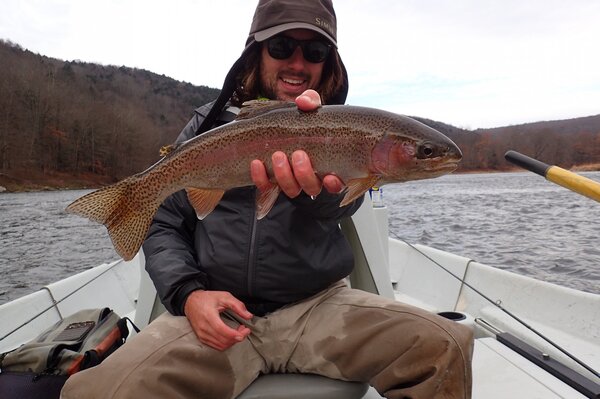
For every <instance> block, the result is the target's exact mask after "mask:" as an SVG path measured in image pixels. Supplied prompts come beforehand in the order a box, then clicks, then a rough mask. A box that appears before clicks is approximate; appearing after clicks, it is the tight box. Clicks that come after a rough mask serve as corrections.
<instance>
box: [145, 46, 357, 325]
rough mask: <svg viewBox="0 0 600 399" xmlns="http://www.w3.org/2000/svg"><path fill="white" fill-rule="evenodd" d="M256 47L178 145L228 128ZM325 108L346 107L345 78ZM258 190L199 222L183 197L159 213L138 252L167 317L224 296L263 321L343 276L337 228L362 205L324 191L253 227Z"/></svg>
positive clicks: (348, 264)
mask: <svg viewBox="0 0 600 399" xmlns="http://www.w3.org/2000/svg"><path fill="white" fill-rule="evenodd" d="M253 45H257V44H256V43H255V42H254V41H253V40H249V42H248V45H247V47H246V49H245V50H244V52H243V53H242V55H241V57H240V58H239V59H238V60H237V61H236V62H235V63H234V65H233V66H232V68H231V70H230V71H229V73H228V74H227V77H226V79H225V83H224V85H223V90H222V91H221V94H220V95H219V97H218V98H217V100H215V101H214V102H213V103H210V104H207V105H204V106H202V107H200V108H198V109H196V111H195V114H194V116H193V118H192V119H191V120H190V122H189V123H188V124H187V126H186V127H185V128H184V129H183V131H182V132H181V133H180V135H179V137H178V139H177V142H182V141H185V140H188V139H190V138H192V137H193V136H194V135H196V134H201V133H202V132H205V131H206V130H208V129H210V128H211V127H214V126H218V125H222V124H224V123H228V122H231V121H232V120H233V119H235V115H236V109H235V108H232V107H227V106H226V105H225V104H226V102H227V100H228V99H229V97H230V96H231V94H232V93H233V87H234V78H235V76H236V75H237V73H238V71H239V68H240V66H241V65H243V64H244V62H245V57H246V55H247V54H248V52H249V51H250V49H251V48H252V46H253ZM342 69H343V75H344V76H343V79H344V86H343V87H342V89H341V90H340V91H339V93H336V94H335V95H334V96H333V100H332V101H331V102H330V103H333V104H343V103H344V101H345V99H346V94H347V91H348V78H347V73H346V70H345V68H343V64H342ZM255 197H256V187H254V186H251V187H242V188H236V189H232V190H229V191H227V192H226V193H225V195H224V196H223V198H222V200H221V201H220V202H219V204H218V205H217V207H216V208H215V209H214V211H213V212H212V213H211V214H210V215H208V216H207V217H206V218H204V219H203V220H198V219H197V217H196V213H195V211H194V209H193V207H192V206H191V204H190V203H189V201H188V199H187V194H186V193H185V191H184V190H182V191H180V192H177V193H175V194H173V195H171V196H170V197H169V198H167V199H166V200H165V201H164V203H163V204H162V205H161V207H160V208H159V210H158V211H157V213H156V215H155V217H154V220H153V222H152V225H151V226H150V230H149V232H148V236H147V238H146V241H145V242H144V245H143V250H144V254H145V256H146V270H147V271H148V273H149V274H150V277H151V278H152V280H153V282H154V285H155V286H156V289H157V292H158V295H159V297H160V299H161V301H162V303H163V304H164V305H165V307H166V308H167V310H169V312H171V313H172V314H175V315H183V314H184V311H183V310H184V305H185V301H186V299H187V297H188V295H189V294H190V293H192V292H193V291H195V290H214V291H228V292H230V293H231V294H232V295H233V296H235V297H236V298H237V299H239V300H241V301H242V302H244V304H245V305H246V307H247V309H248V310H249V311H250V312H252V313H253V314H255V315H258V316H260V315H264V314H266V313H268V312H272V311H274V310H276V309H278V308H280V307H282V306H284V305H286V304H290V303H293V302H297V301H300V300H302V299H305V298H308V297H309V296H312V295H314V294H316V293H317V292H319V291H321V290H323V289H325V288H327V287H328V286H330V285H331V284H332V283H334V282H336V281H338V280H340V279H342V278H344V277H346V276H348V275H349V274H350V272H351V271H352V268H353V266H354V259H353V256H352V251H351V249H350V246H349V244H348V242H347V241H346V239H345V237H344V236H343V234H342V232H341V230H340V228H339V221H340V220H341V219H342V218H345V217H349V216H351V215H352V214H353V213H354V212H355V211H356V210H357V209H358V207H359V206H360V205H361V204H362V198H361V199H359V200H356V201H355V202H354V203H352V204H349V205H347V206H345V207H340V206H339V204H340V202H341V200H342V198H343V195H337V194H335V195H334V194H330V193H328V192H327V191H326V190H323V191H322V192H321V193H320V194H319V195H318V196H317V197H316V198H314V199H312V198H310V197H309V196H307V195H306V194H305V193H304V192H302V193H301V194H300V195H299V196H298V197H296V198H293V199H292V198H289V197H287V196H286V195H285V194H280V195H279V198H278V199H277V201H276V203H275V205H274V206H273V208H272V209H271V211H270V212H269V214H268V215H267V216H266V217H264V218H263V219H261V220H256V213H255V203H256V200H255Z"/></svg>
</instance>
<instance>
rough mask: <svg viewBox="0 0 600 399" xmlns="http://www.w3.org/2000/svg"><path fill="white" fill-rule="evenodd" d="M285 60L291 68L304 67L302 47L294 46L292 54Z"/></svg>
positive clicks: (299, 68) (298, 68) (300, 68)
mask: <svg viewBox="0 0 600 399" xmlns="http://www.w3.org/2000/svg"><path fill="white" fill-rule="evenodd" d="M287 61H288V66H289V67H290V68H292V69H295V70H302V69H304V63H305V60H304V55H303V54H302V49H301V48H300V46H298V47H296V49H295V50H294V52H293V54H292V55H291V56H290V58H288V59H287Z"/></svg>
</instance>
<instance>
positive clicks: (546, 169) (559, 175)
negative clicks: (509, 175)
mask: <svg viewBox="0 0 600 399" xmlns="http://www.w3.org/2000/svg"><path fill="white" fill-rule="evenodd" d="M504 158H505V159H506V160H507V161H509V162H511V163H513V164H515V165H517V166H520V167H522V168H524V169H527V170H529V171H531V172H533V173H537V174H538V175H540V176H543V177H545V178H546V180H549V181H551V182H552V183H555V184H558V185H559V186H563V187H564V188H567V189H569V190H571V191H574V192H576V193H577V194H581V195H584V196H586V197H588V198H591V199H593V200H596V201H598V202H600V183H598V182H597V181H594V180H592V179H588V178H587V177H583V176H581V175H578V174H577V173H573V172H570V171H568V170H566V169H563V168H560V167H558V166H551V165H548V164H546V163H544V162H541V161H538V160H537V159H534V158H530V157H528V156H527V155H523V154H521V153H520V152H516V151H513V150H510V151H507V152H506V154H504Z"/></svg>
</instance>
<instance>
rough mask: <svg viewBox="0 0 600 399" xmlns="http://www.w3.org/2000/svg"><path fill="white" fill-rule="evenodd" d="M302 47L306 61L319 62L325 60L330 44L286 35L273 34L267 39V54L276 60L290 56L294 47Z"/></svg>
mask: <svg viewBox="0 0 600 399" xmlns="http://www.w3.org/2000/svg"><path fill="white" fill-rule="evenodd" d="M298 46H300V47H302V54H303V55H304V59H305V60H306V61H308V62H313V63H319V62H323V61H325V58H327V55H328V54H329V50H330V49H331V46H330V45H328V44H326V43H323V42H322V41H319V40H306V41H301V40H296V39H293V38H291V37H286V36H275V37H272V38H270V39H269V40H268V41H267V50H268V51H269V55H270V56H271V57H273V58H275V59H277V60H285V59H287V58H289V57H291V55H292V54H294V51H295V50H296V47H298Z"/></svg>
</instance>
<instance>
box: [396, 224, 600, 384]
mask: <svg viewBox="0 0 600 399" xmlns="http://www.w3.org/2000/svg"><path fill="white" fill-rule="evenodd" d="M390 234H391V235H392V236H394V237H395V238H397V239H398V240H400V241H402V242H403V243H405V244H406V245H408V246H409V247H411V248H412V249H414V250H415V251H417V252H418V253H420V254H421V255H423V256H424V257H425V258H427V259H429V260H430V261H431V262H433V264H435V265H437V266H438V267H440V268H441V269H442V270H444V271H445V272H446V273H448V274H449V275H451V276H452V277H454V278H455V279H457V280H458V281H460V282H461V283H462V284H464V285H465V286H467V287H469V288H470V289H471V290H473V291H474V292H475V293H477V294H478V295H479V296H481V297H482V298H483V299H485V300H486V301H488V302H489V303H491V304H492V305H494V306H496V307H497V308H498V309H500V310H502V311H503V312H504V313H506V314H507V315H508V316H510V317H511V318H513V319H514V320H516V321H517V322H518V323H520V324H521V325H523V326H524V327H525V328H527V329H528V330H529V331H531V332H533V333H534V334H536V335H537V336H539V337H540V338H542V339H543V340H544V341H546V342H547V343H549V344H550V345H552V346H553V347H555V348H556V349H558V350H559V351H560V352H562V353H563V354H564V355H566V356H567V357H569V358H570V359H571V360H573V361H574V362H576V363H577V364H579V365H580V366H581V367H583V368H584V369H586V370H587V371H589V372H590V373H592V374H593V375H595V376H596V377H600V373H598V372H597V371H596V370H594V369H593V368H592V367H590V366H588V365H587V364H586V363H584V362H583V361H582V360H579V359H578V358H577V357H575V356H574V355H572V354H571V353H569V352H568V351H567V350H566V349H564V348H562V347H561V346H560V345H558V344H557V343H555V342H553V341H552V340H551V339H550V338H548V337H546V336H545V335H543V334H542V333H540V332H539V331H537V330H536V329H535V328H533V327H531V326H530V325H529V324H527V323H526V322H525V321H523V320H522V319H521V318H519V317H518V316H516V315H515V314H514V313H512V312H510V311H509V310H507V309H506V308H505V307H504V306H502V304H501V302H500V301H494V300H492V299H491V298H490V297H488V296H487V295H485V294H484V293H483V292H481V291H479V290H478V289H477V288H475V287H473V286H472V285H471V284H469V283H467V282H466V281H465V280H463V279H462V278H460V277H458V276H456V275H455V274H454V273H452V272H451V271H450V270H448V269H447V268H445V267H444V266H442V265H441V264H440V263H439V262H437V261H436V260H435V259H432V258H431V257H430V256H429V255H427V254H426V253H424V252H423V251H421V250H420V249H419V248H417V247H415V246H414V245H412V244H411V243H409V242H408V241H406V240H404V239H403V238H401V237H400V236H399V235H397V234H396V233H394V232H393V231H392V230H391V229H390Z"/></svg>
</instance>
